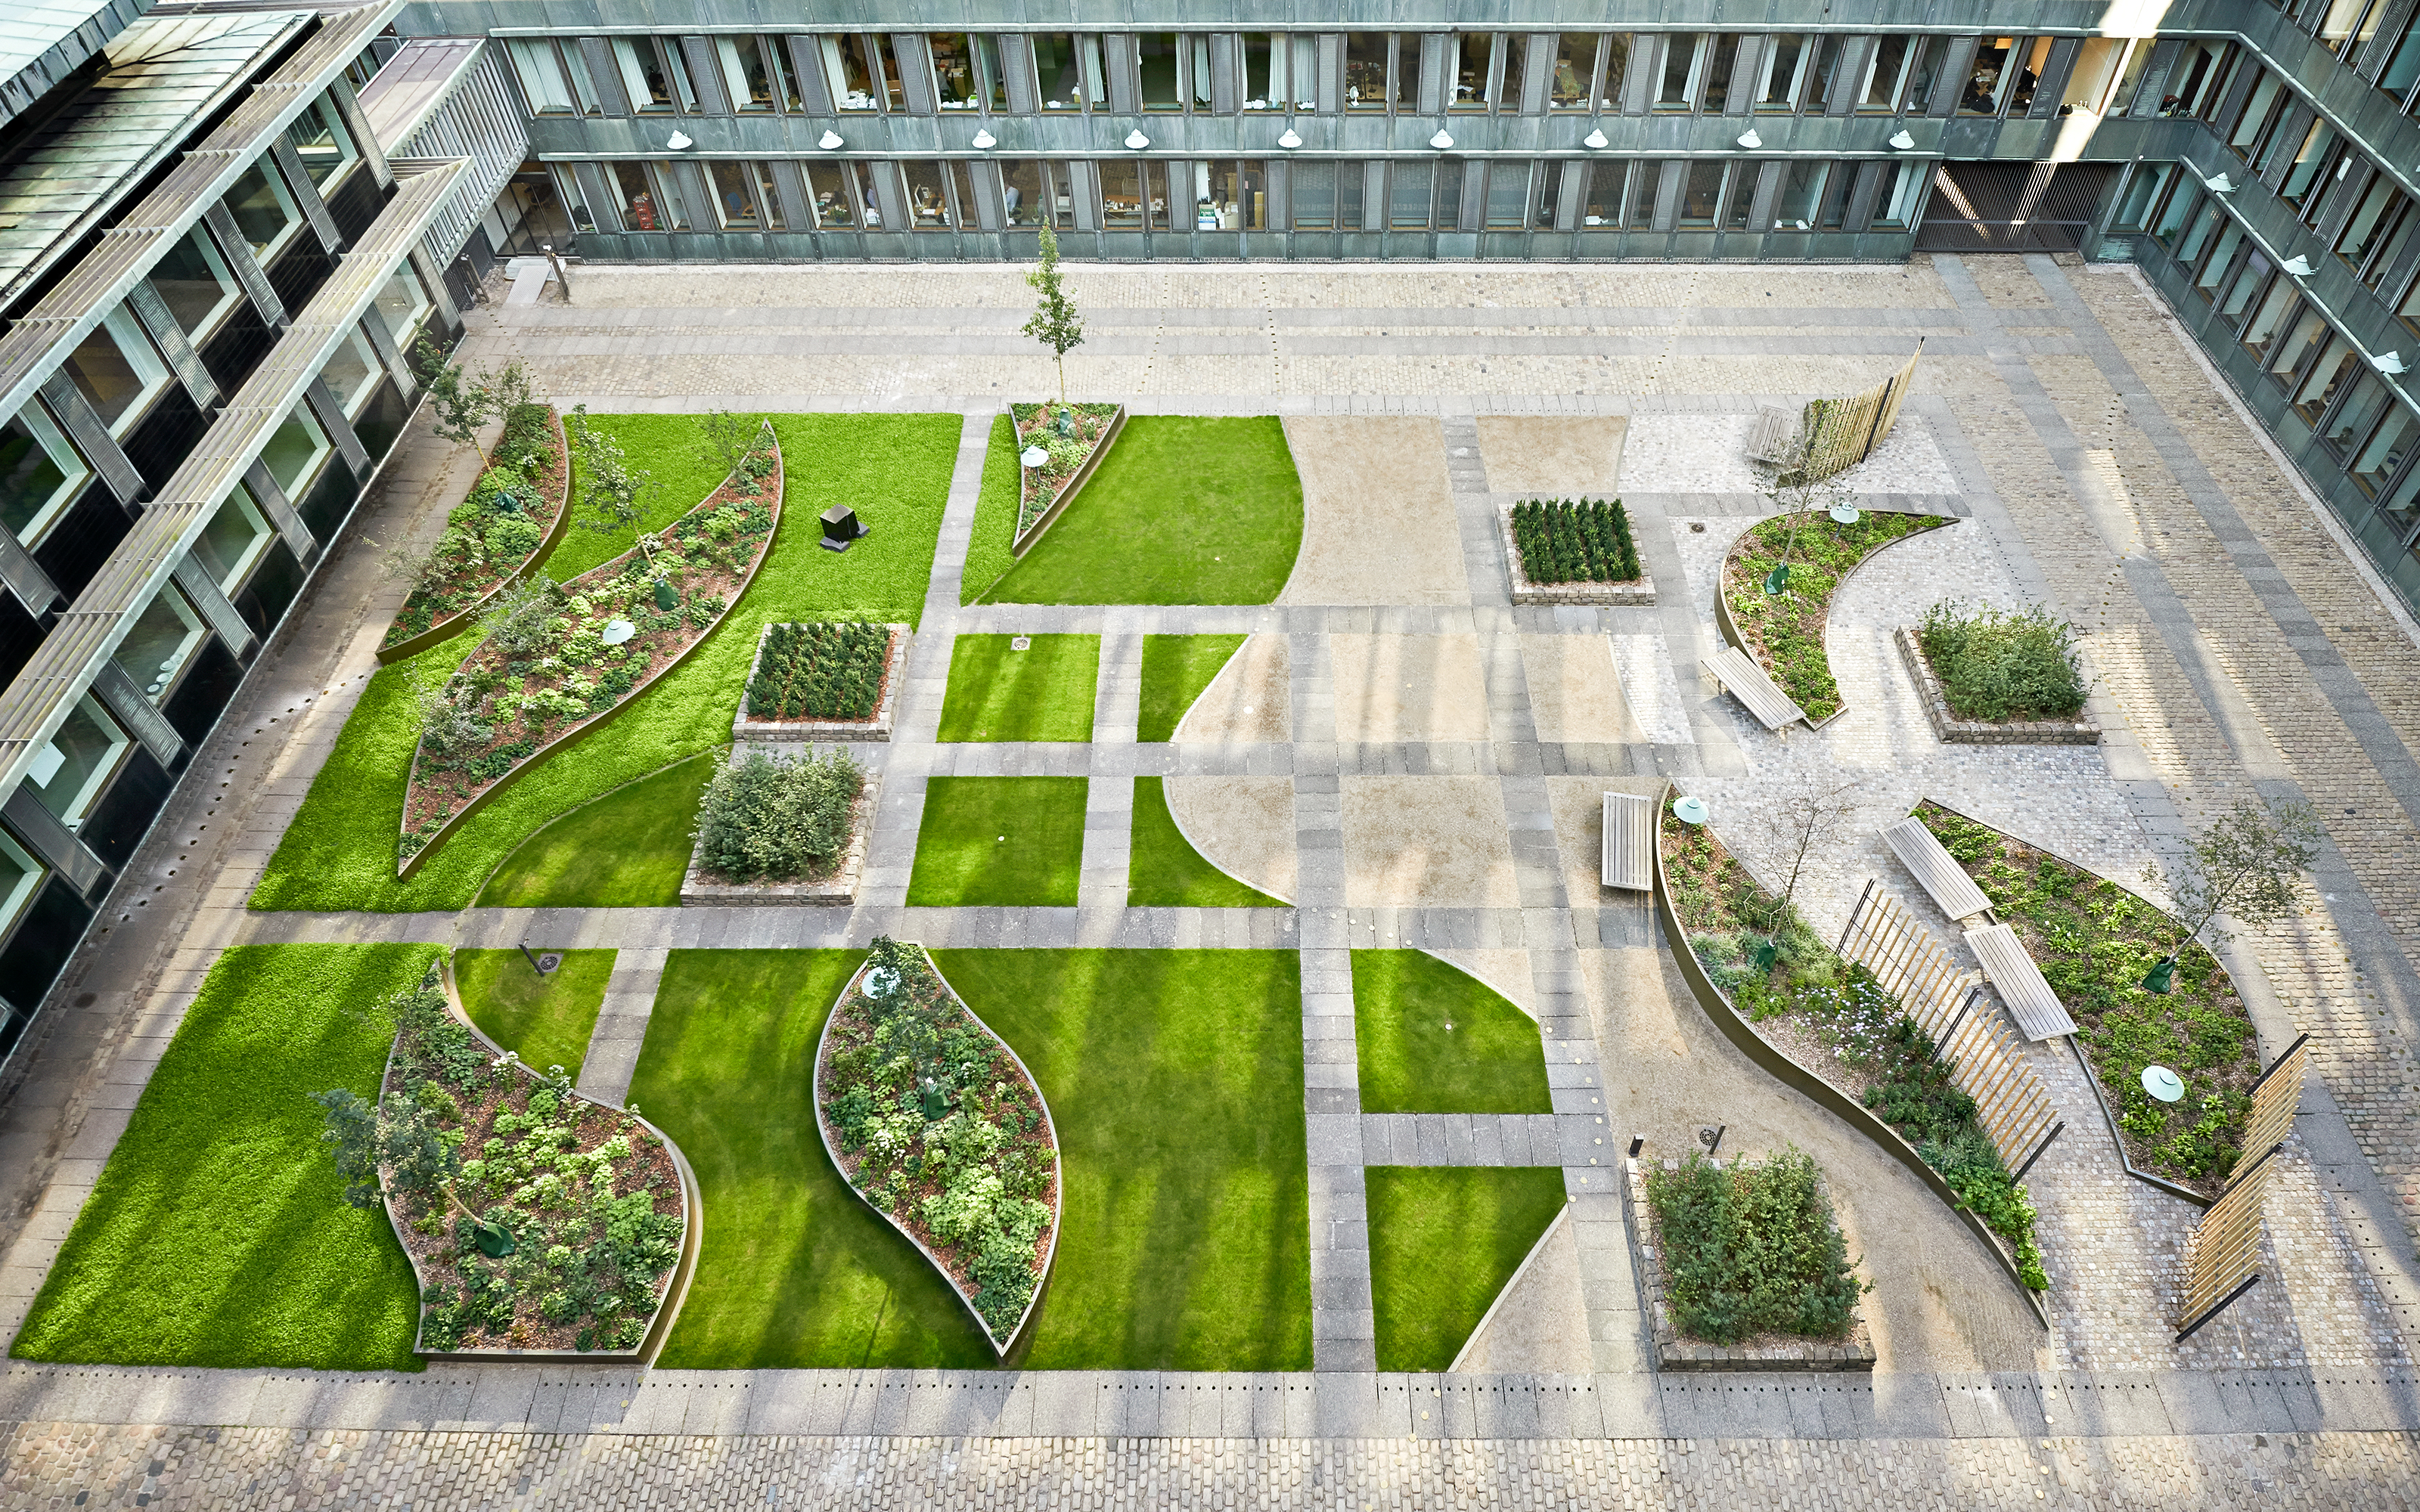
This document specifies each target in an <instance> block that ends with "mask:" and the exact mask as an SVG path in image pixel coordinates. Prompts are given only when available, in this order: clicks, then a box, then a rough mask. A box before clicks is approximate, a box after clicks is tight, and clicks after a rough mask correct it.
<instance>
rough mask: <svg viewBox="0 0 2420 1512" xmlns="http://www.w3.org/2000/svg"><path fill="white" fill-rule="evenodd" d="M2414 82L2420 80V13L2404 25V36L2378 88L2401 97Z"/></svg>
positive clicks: (2414, 13)
mask: <svg viewBox="0 0 2420 1512" xmlns="http://www.w3.org/2000/svg"><path fill="white" fill-rule="evenodd" d="M2414 80H2420V11H2414V12H2413V13H2412V19H2411V20H2409V21H2407V22H2405V23H2403V35H2402V36H2401V37H2399V38H2397V39H2396V42H2395V52H2394V54H2392V55H2391V56H2389V57H2388V58H2387V60H2386V69H2385V71H2384V72H2382V73H2381V74H2380V75H2379V76H2378V86H2379V87H2380V88H2381V89H2383V90H2385V91H2386V92H2387V93H2388V94H2391V95H2401V94H2402V93H2403V92H2404V91H2406V90H2408V89H2410V88H2411V87H2412V81H2414Z"/></svg>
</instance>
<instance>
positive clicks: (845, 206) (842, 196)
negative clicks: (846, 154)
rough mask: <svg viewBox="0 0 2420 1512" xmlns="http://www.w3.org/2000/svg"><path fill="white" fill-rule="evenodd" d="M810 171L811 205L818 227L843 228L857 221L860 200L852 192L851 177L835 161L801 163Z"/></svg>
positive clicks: (809, 191) (854, 225) (809, 203)
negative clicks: (853, 197)
mask: <svg viewBox="0 0 2420 1512" xmlns="http://www.w3.org/2000/svg"><path fill="white" fill-rule="evenodd" d="M800 166H801V167H803V168H804V169H806V173H807V200H808V208H810V209H811V210H812V211H813V212H814V218H815V224H816V225H817V226H818V227H824V226H830V227H832V228H834V229H839V230H850V229H854V228H855V227H856V225H857V204H856V201H855V200H853V199H852V198H851V197H850V195H849V192H848V177H847V176H846V175H845V174H843V173H842V172H841V171H840V165H839V164H838V163H832V162H806V163H802V164H800Z"/></svg>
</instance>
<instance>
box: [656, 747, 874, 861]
mask: <svg viewBox="0 0 2420 1512" xmlns="http://www.w3.org/2000/svg"><path fill="white" fill-rule="evenodd" d="M864 785H865V774H864V772H863V771H862V770H861V768H860V767H859V766H858V764H857V763H856V762H854V761H852V760H851V759H850V758H849V755H848V753H847V752H846V751H845V750H833V751H831V752H830V753H828V754H826V755H824V756H821V757H817V756H814V755H807V756H802V757H799V758H796V759H792V760H784V761H776V760H774V759H773V758H772V757H770V756H768V755H767V754H766V753H765V752H764V751H762V750H755V751H751V752H750V753H749V755H748V758H747V760H745V761H742V762H737V763H733V764H725V765H724V766H723V767H722V769H721V770H720V771H718V772H717V773H716V774H715V777H714V780H713V781H712V782H711V783H709V784H707V786H706V803H705V806H704V808H703V809H702V810H701V811H700V814H699V829H698V832H699V833H700V834H701V835H703V836H704V837H705V840H706V856H705V864H706V869H707V870H709V871H711V872H717V873H719V874H721V875H722V876H725V877H729V878H731V879H733V880H735V881H742V882H752V881H755V880H757V879H758V878H760V877H761V878H769V879H771V880H774V881H796V880H798V879H799V878H802V877H812V876H817V875H820V874H822V873H824V872H829V871H830V869H831V867H832V865H833V863H834V862H835V861H836V860H837V859H838V858H839V856H840V853H841V850H842V848H843V847H845V845H846V844H847V843H848V832H849V817H850V814H851V811H852V810H853V809H854V808H855V806H856V803H857V795H858V794H859V793H860V792H861V790H862V789H863V787H864Z"/></svg>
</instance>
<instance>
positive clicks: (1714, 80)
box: [1702, 32, 1739, 116]
mask: <svg viewBox="0 0 2420 1512" xmlns="http://www.w3.org/2000/svg"><path fill="white" fill-rule="evenodd" d="M1738 62H1739V34H1738V33H1736V32H1724V33H1721V34H1720V35H1718V36H1717V37H1715V39H1714V57H1713V59H1712V60H1711V61H1710V62H1709V63H1708V64H1707V65H1706V87H1705V89H1704V90H1703V91H1702V95H1703V98H1704V100H1705V110H1706V114H1707V115H1709V116H1712V115H1714V114H1715V113H1717V112H1719V111H1721V110H1722V109H1724V108H1725V107H1726V106H1728V105H1729V104H1730V100H1731V69H1732V68H1733V67H1734V66H1735V65H1737V64H1738Z"/></svg>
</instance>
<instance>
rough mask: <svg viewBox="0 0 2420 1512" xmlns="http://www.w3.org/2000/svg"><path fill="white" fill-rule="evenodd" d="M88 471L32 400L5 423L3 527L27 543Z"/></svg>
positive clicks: (1, 438)
mask: <svg viewBox="0 0 2420 1512" xmlns="http://www.w3.org/2000/svg"><path fill="white" fill-rule="evenodd" d="M85 476H86V473H85V465H84V458H83V457H82V456H81V455H78V453H77V452H76V449H75V448H74V447H73V446H71V445H70V444H69V443H68V439H67V437H66V436H65V435H64V434H63V433H62V432H61V431H60V430H59V427H58V426H56V425H54V424H52V423H51V417H50V416H49V415H47V414H45V413H43V411H42V407H41V406H40V405H39V404H37V403H35V402H34V401H33V400H30V399H28V400H27V401H25V408H24V409H20V410H19V411H17V412H16V413H15V414H13V415H11V416H9V417H8V422H7V423H6V424H0V527H5V528H6V529H7V530H8V532H9V533H10V534H12V535H14V536H16V537H17V539H18V540H20V541H22V542H23V543H24V544H25V545H27V546H31V545H33V544H34V543H35V541H37V540H38V539H39V538H40V536H41V533H42V532H43V531H45V530H47V529H49V527H50V523H51V521H52V519H53V518H54V517H55V516H56V515H57V513H58V510H59V507H60V506H61V505H63V504H65V503H66V502H67V501H68V500H69V498H70V497H71V496H72V495H73V494H74V493H75V491H76V488H77V486H79V485H80V484H82V483H83V482H84V480H85Z"/></svg>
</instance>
